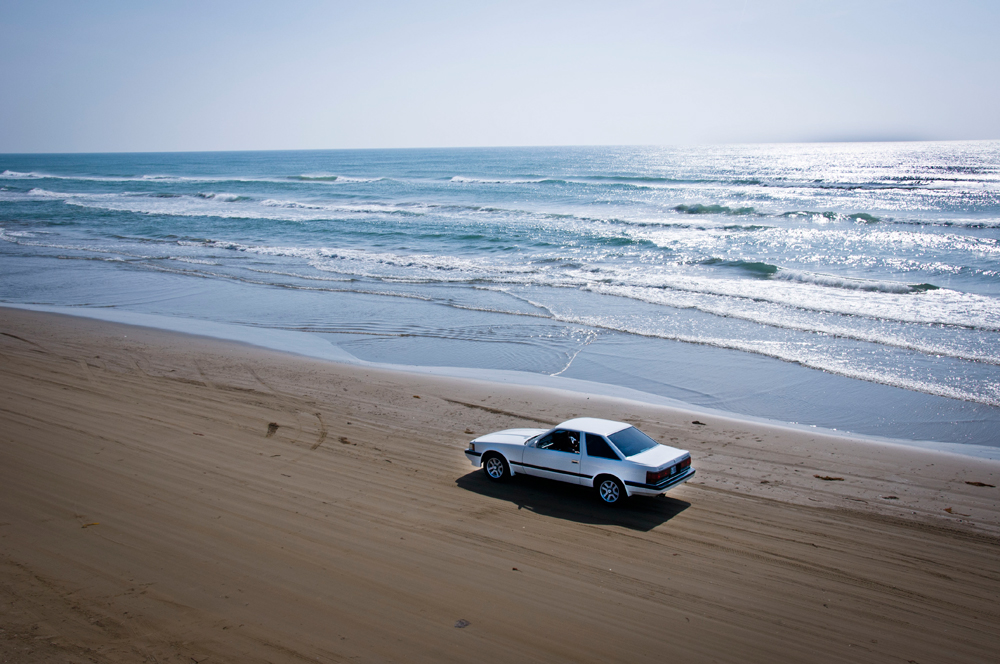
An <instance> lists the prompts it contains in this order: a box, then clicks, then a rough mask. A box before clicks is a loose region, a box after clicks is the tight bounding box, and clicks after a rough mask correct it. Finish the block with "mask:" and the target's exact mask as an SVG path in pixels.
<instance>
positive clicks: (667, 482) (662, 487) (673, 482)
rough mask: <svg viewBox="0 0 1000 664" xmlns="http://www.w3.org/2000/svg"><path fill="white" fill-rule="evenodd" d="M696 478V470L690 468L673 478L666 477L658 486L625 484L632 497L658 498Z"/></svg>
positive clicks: (638, 483) (634, 483)
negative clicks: (657, 496)
mask: <svg viewBox="0 0 1000 664" xmlns="http://www.w3.org/2000/svg"><path fill="white" fill-rule="evenodd" d="M692 477H694V468H688V469H687V470H685V471H684V472H683V473H680V474H678V475H674V476H673V477H665V478H663V479H662V480H660V481H659V482H657V483H656V484H643V483H641V482H625V486H626V487H628V489H627V491H628V492H629V494H631V495H636V494H638V495H641V496H656V495H659V494H661V493H664V492H666V491H667V490H668V489H670V488H672V487H675V486H677V485H678V484H683V483H684V482H687V481H688V480H689V479H691V478H692Z"/></svg>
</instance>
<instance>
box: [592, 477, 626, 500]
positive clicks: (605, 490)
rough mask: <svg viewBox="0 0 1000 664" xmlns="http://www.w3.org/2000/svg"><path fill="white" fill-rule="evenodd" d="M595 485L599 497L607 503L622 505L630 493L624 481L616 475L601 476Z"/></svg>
mask: <svg viewBox="0 0 1000 664" xmlns="http://www.w3.org/2000/svg"><path fill="white" fill-rule="evenodd" d="M594 487H595V488H596V489H597V497H598V498H599V499H600V501H601V502H602V503H604V504H605V505H620V504H621V503H622V501H624V500H625V498H626V497H627V495H628V494H626V493H625V487H623V486H622V483H621V482H619V481H618V480H617V479H615V478H614V477H608V476H604V477H599V478H598V479H597V483H596V484H594Z"/></svg>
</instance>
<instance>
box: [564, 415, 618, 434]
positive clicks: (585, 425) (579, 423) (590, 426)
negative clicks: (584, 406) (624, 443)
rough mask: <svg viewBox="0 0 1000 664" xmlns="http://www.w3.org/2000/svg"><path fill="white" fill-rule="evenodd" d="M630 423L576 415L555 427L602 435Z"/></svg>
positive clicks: (613, 431)
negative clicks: (576, 416) (574, 417)
mask: <svg viewBox="0 0 1000 664" xmlns="http://www.w3.org/2000/svg"><path fill="white" fill-rule="evenodd" d="M630 426H632V425H631V424H629V423H628V422H615V421H613V420H602V419H599V418H597V417H578V418H576V419H573V420H566V421H565V422H563V423H562V424H560V425H559V426H557V427H556V428H557V429H573V430H574V431H583V432H584V433H596V434H600V435H602V436H610V435H611V434H613V433H617V432H619V431H621V430H622V429H627V428H629V427H630Z"/></svg>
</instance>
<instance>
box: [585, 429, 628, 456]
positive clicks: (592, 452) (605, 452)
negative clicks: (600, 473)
mask: <svg viewBox="0 0 1000 664" xmlns="http://www.w3.org/2000/svg"><path fill="white" fill-rule="evenodd" d="M587 456H592V457H600V458H602V459H614V460H615V461H620V459H619V458H618V455H617V454H615V451H614V450H613V449H611V446H610V445H608V441H606V440H604V438H603V437H601V436H597V435H594V434H588V435H587Z"/></svg>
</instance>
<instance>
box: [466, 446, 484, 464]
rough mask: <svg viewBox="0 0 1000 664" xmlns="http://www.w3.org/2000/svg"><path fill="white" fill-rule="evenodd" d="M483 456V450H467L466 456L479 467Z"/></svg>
mask: <svg viewBox="0 0 1000 664" xmlns="http://www.w3.org/2000/svg"><path fill="white" fill-rule="evenodd" d="M482 456H483V453H482V452H473V451H472V450H465V458H466V459H468V460H469V461H470V462H471V463H472V465H473V466H475V467H476V468H478V467H479V463H480V460H481V458H482Z"/></svg>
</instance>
